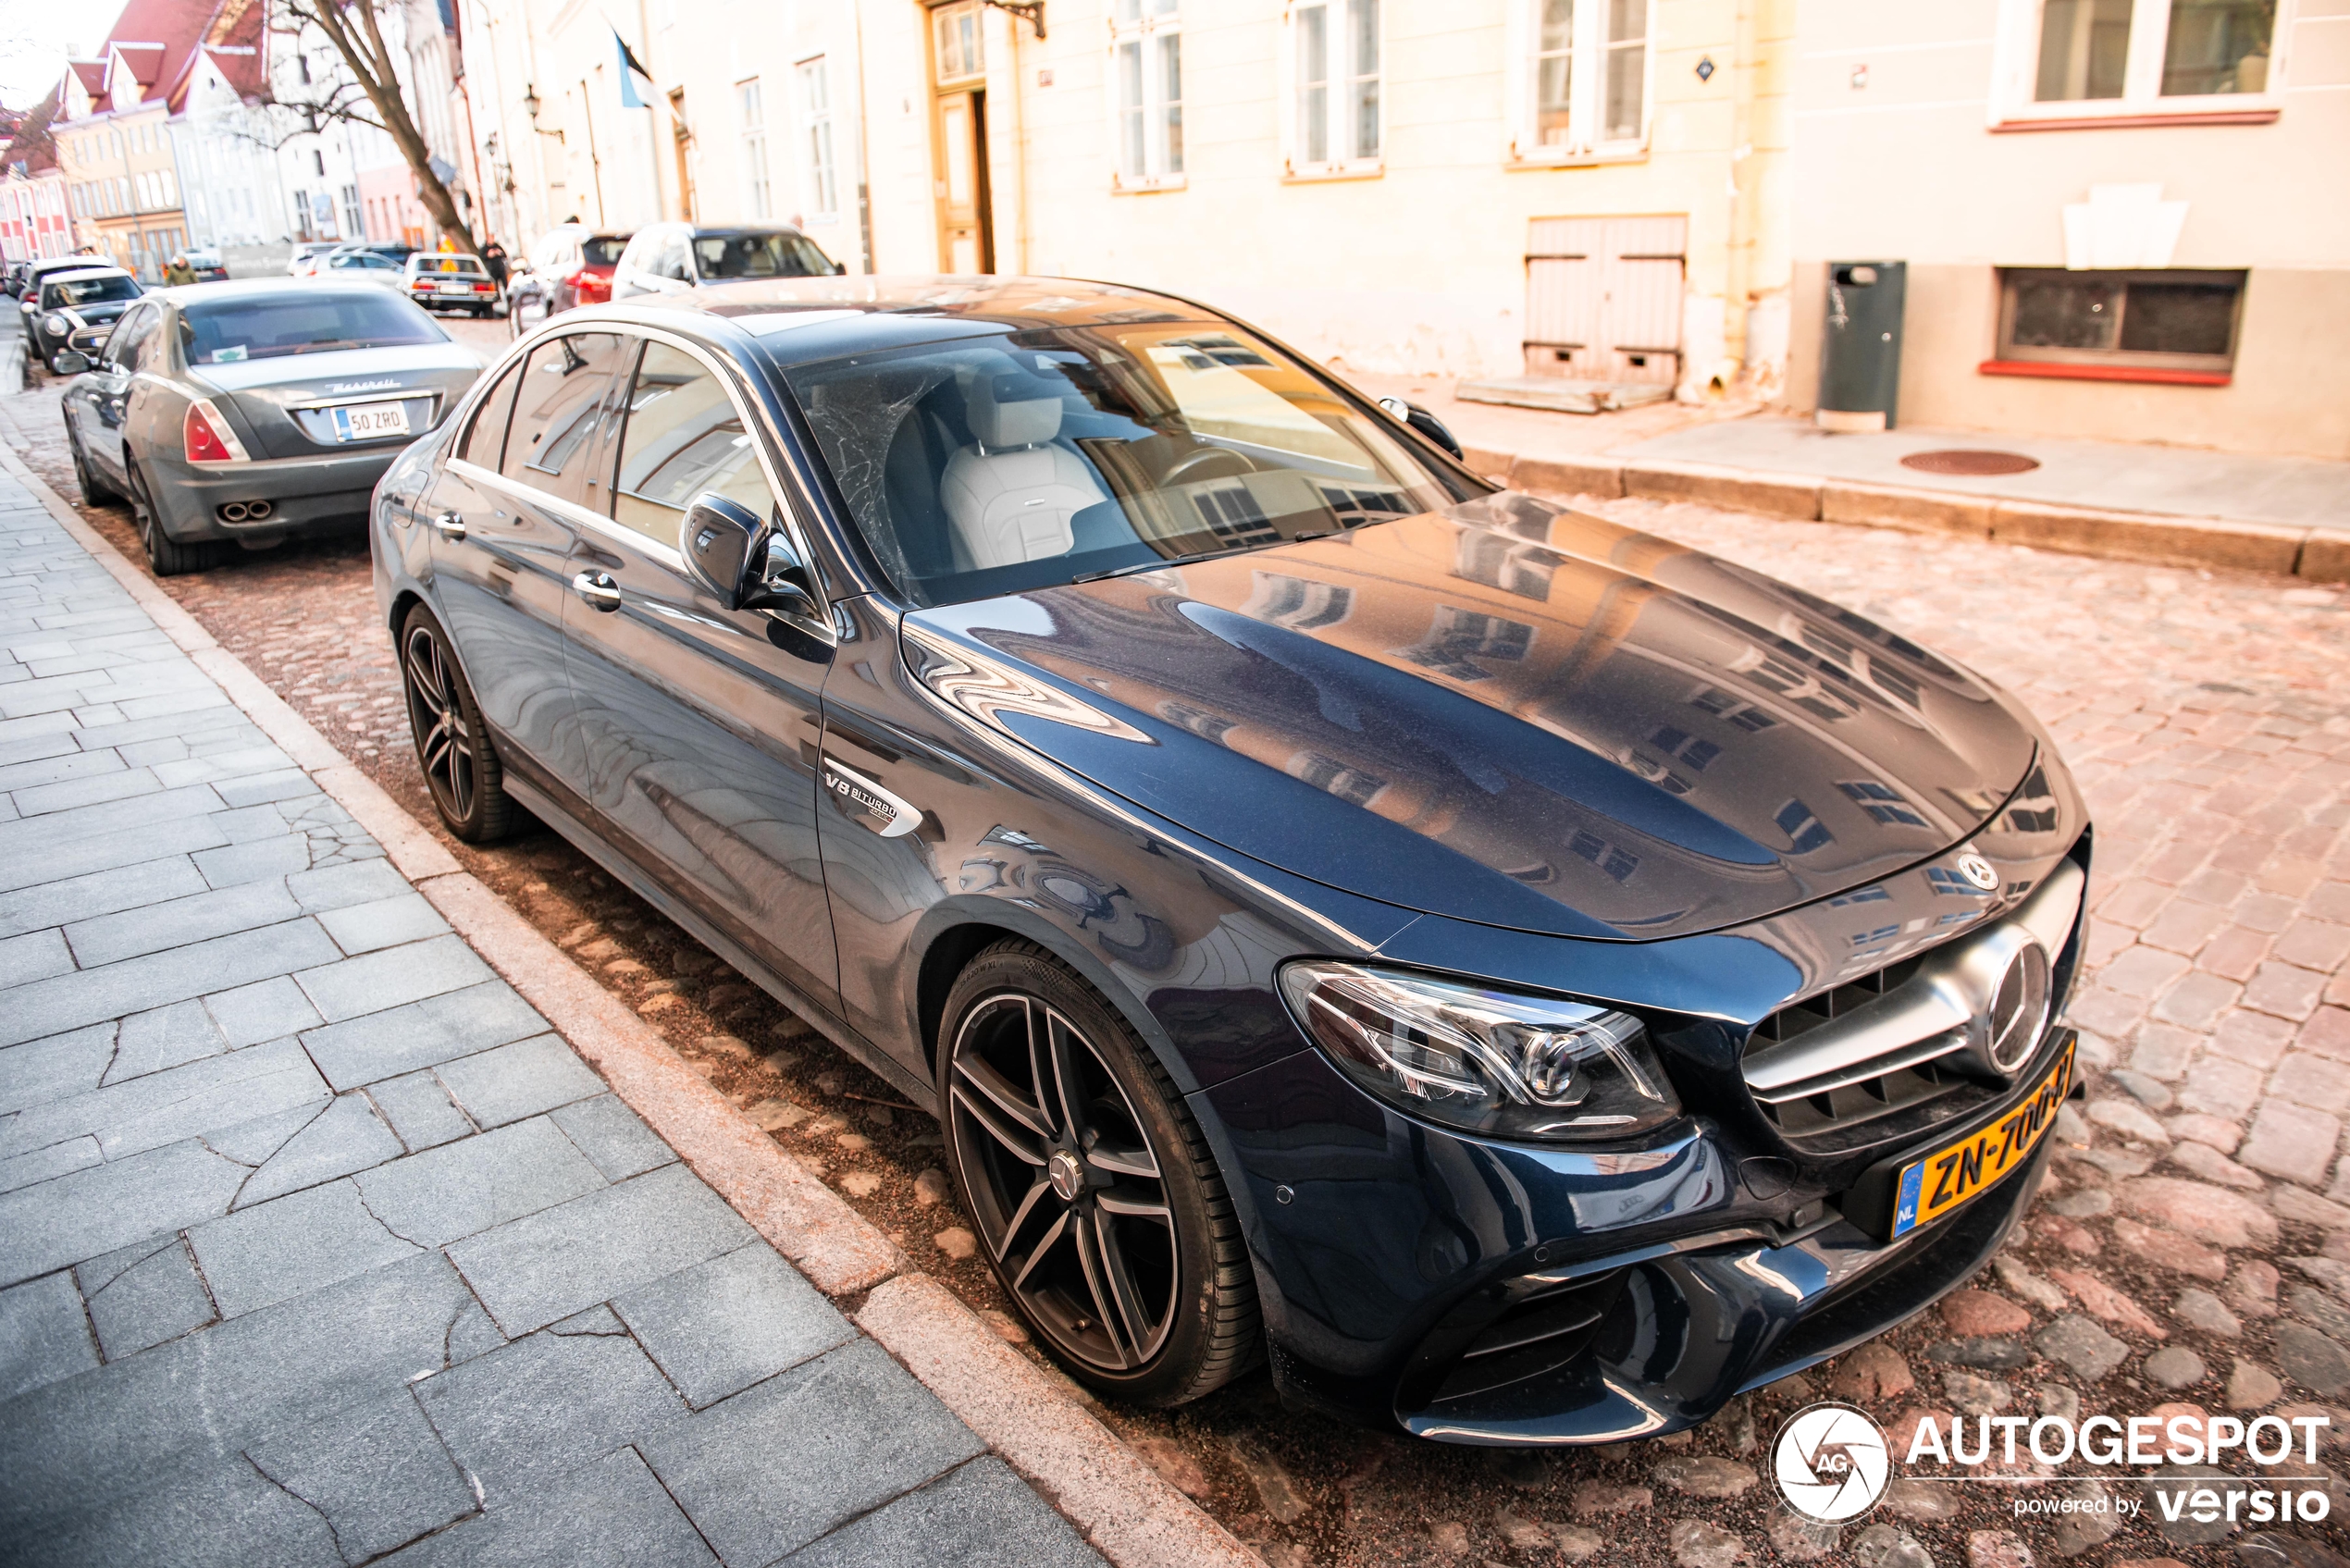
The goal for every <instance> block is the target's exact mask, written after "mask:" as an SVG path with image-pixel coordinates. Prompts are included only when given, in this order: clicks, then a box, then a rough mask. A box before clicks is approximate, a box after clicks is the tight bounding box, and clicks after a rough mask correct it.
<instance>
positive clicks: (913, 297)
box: [563, 276, 1224, 365]
mask: <svg viewBox="0 0 2350 1568" xmlns="http://www.w3.org/2000/svg"><path fill="white" fill-rule="evenodd" d="M583 314H589V313H573V312H566V313H565V315H564V316H563V319H564V320H567V321H568V320H573V319H576V318H577V317H578V316H579V315H583ZM592 314H593V315H610V316H613V317H617V318H620V319H625V320H635V321H638V322H642V323H644V324H646V325H648V326H686V322H683V321H680V319H679V318H680V317H686V318H692V317H696V316H699V317H702V318H705V319H710V320H717V321H725V322H728V323H731V324H732V325H733V326H735V327H739V328H741V329H742V330H743V331H745V332H748V333H749V334H750V335H751V336H752V337H753V338H755V339H757V340H759V343H760V346H761V349H763V350H764V351H765V352H766V353H767V354H768V356H769V357H770V358H772V359H773V360H775V361H776V362H777V363H778V364H785V365H790V364H806V363H809V362H811V361H815V360H820V359H835V358H838V357H839V356H841V355H843V354H853V353H863V352H871V351H872V350H875V349H882V348H892V347H897V346H900V345H910V344H914V343H925V342H936V341H938V340H942V339H951V338H970V337H983V336H994V335H996V334H999V333H1004V332H1021V331H1030V330H1033V329H1035V328H1038V327H1107V326H1119V325H1125V324H1129V323H1138V322H1153V321H1165V322H1180V321H1197V322H1221V321H1223V319H1224V318H1223V317H1221V316H1219V315H1217V314H1216V313H1215V312H1213V311H1211V310H1208V309H1206V308H1205V307H1204V306H1200V305H1195V304H1193V303H1191V302H1189V301H1187V300H1179V299H1175V298H1173V297H1172V296H1169V295H1166V294H1155V293H1152V292H1150V291H1149V290H1144V289H1130V288H1127V287H1125V286H1123V285H1121V284H1116V283H1086V282H1079V281H1077V280H1075V279H1072V278H1020V277H1009V278H1007V277H978V278H942V277H936V276H914V277H898V278H860V277H847V276H835V277H831V278H762V279H759V280H756V281H737V282H733V283H725V284H721V285H719V286H717V287H715V288H705V289H692V290H685V291H684V292H681V293H675V294H648V295H638V296H637V297H636V298H634V299H631V300H629V301H628V302H625V304H619V305H611V306H602V307H597V308H596V309H595V310H594V311H593V312H592ZM687 329H688V330H690V327H688V328H687Z"/></svg>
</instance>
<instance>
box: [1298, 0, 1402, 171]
mask: <svg viewBox="0 0 2350 1568" xmlns="http://www.w3.org/2000/svg"><path fill="white" fill-rule="evenodd" d="M1360 3H1362V0H1287V4H1285V5H1284V6H1282V8H1281V47H1280V61H1279V68H1280V73H1281V91H1280V105H1281V165H1282V169H1283V171H1284V177H1285V178H1287V179H1371V178H1374V177H1376V176H1378V175H1380V174H1382V173H1384V172H1385V171H1386V167H1387V133H1388V122H1389V118H1390V117H1389V115H1388V112H1387V109H1388V103H1387V13H1388V10H1389V8H1390V7H1391V6H1392V5H1393V4H1394V3H1395V0H1371V3H1373V4H1376V5H1377V6H1379V27H1378V29H1377V30H1376V31H1377V34H1378V43H1377V45H1376V46H1377V48H1378V50H1379V62H1378V66H1379V68H1378V69H1376V70H1371V71H1357V70H1356V69H1355V68H1354V67H1355V64H1356V62H1355V61H1354V59H1353V58H1352V57H1351V56H1352V54H1353V40H1354V29H1353V28H1352V27H1350V26H1349V25H1348V22H1349V21H1350V20H1351V11H1352V7H1353V6H1355V5H1357V4H1360ZM1317 7H1318V8H1319V9H1320V10H1321V11H1322V13H1323V26H1324V30H1325V31H1324V35H1323V37H1324V45H1325V47H1326V48H1327V50H1328V52H1329V53H1328V58H1327V60H1326V64H1325V75H1324V76H1323V78H1322V80H1323V84H1324V85H1323V92H1324V99H1323V105H1322V114H1321V118H1322V126H1323V134H1324V143H1323V148H1322V151H1323V154H1324V155H1323V156H1322V157H1320V158H1318V159H1317V158H1313V157H1310V156H1308V154H1309V153H1310V152H1311V150H1312V149H1311V146H1310V144H1309V143H1308V142H1307V140H1306V138H1305V130H1306V126H1305V118H1306V113H1307V106H1306V104H1305V92H1304V85H1303V83H1302V82H1301V80H1299V71H1300V67H1301V65H1302V63H1303V59H1304V47H1303V45H1302V43H1300V39H1299V35H1300V32H1301V31H1302V24H1301V20H1300V19H1301V16H1302V14H1303V13H1304V12H1305V11H1308V10H1311V9H1315V8H1317ZM1358 80H1369V81H1370V82H1371V83H1372V84H1373V85H1374V86H1375V87H1376V88H1377V89H1378V91H1379V148H1378V150H1377V151H1376V152H1374V153H1371V154H1367V155H1362V154H1356V153H1355V152H1354V149H1353V148H1352V147H1351V145H1350V144H1349V143H1348V142H1347V141H1346V136H1347V131H1348V120H1349V116H1348V114H1347V103H1348V99H1349V93H1348V92H1347V89H1348V87H1349V86H1350V85H1351V84H1352V83H1354V82H1355V81H1358Z"/></svg>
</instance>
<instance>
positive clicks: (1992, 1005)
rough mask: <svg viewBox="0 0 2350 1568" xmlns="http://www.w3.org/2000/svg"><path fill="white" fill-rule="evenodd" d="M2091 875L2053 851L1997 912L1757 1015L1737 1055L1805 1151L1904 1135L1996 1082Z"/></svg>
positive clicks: (2022, 1039) (2045, 994)
mask: <svg viewBox="0 0 2350 1568" xmlns="http://www.w3.org/2000/svg"><path fill="white" fill-rule="evenodd" d="M2086 886H2087V878H2086V877H2084V875H2083V874H2082V872H2081V869H2080V868H2079V867H2078V866H2076V865H2074V864H2073V863H2072V862H2071V861H2069V860H2068V861H2065V862H2062V863H2061V864H2059V866H2058V868H2057V869H2056V870H2054V871H2053V872H2051V873H2050V874H2049V875H2048V876H2047V878H2046V879H2045V880H2044V881H2043V882H2042V883H2040V885H2039V887H2038V888H2036V889H2035V891H2034V892H2033V894H2032V895H2031V896H2030V897H2029V898H2027V899H2025V900H2024V901H2023V902H2022V904H2021V905H2019V906H2017V907H2016V908H2015V909H2013V910H2012V911H2010V913H2009V914H2007V915H2006V916H2004V917H2002V918H2001V919H1999V920H1994V921H1992V922H1990V923H1988V924H1986V925H1984V926H1981V927H1978V928H1977V929H1975V930H1973V931H1971V932H1967V933H1966V934H1965V935H1963V936H1961V937H1959V938H1957V939H1956V940H1954V941H1951V942H1948V943H1945V944H1944V945H1941V946H1939V947H1936V948H1932V949H1929V950H1928V951H1926V952H1924V953H1922V954H1919V955H1917V956H1915V957H1910V958H1905V959H1902V960H1901V961H1900V962H1899V963H1895V964H1892V965H1889V966H1887V967H1886V968H1885V969H1879V970H1877V971H1875V972H1874V973H1873V974H1869V975H1865V976H1862V977H1861V978H1860V979H1857V980H1853V981H1848V982H1844V983H1842V984H1839V985H1837V986H1835V987H1834V988H1832V989H1830V990H1828V991H1825V992H1822V993H1820V994H1817V995H1813V996H1809V997H1805V998H1802V999H1801V1000H1799V1001H1797V1002H1794V1003H1791V1004H1789V1005H1788V1006H1785V1007H1782V1008H1780V1009H1779V1010H1778V1011H1777V1012H1775V1013H1773V1014H1772V1015H1771V1016H1770V1017H1769V1018H1767V1019H1763V1020H1762V1023H1761V1024H1760V1025H1758V1026H1757V1027H1756V1029H1755V1031H1754V1033H1753V1034H1752V1036H1751V1037H1750V1039H1749V1041H1748V1043H1747V1048H1746V1056H1745V1059H1744V1061H1743V1063H1742V1064H1741V1066H1742V1068H1743V1070H1744V1072H1745V1076H1746V1082H1747V1087H1748V1089H1749V1090H1750V1091H1751V1092H1752V1093H1753V1095H1754V1100H1755V1104H1756V1105H1758V1106H1759V1107H1760V1108H1761V1109H1762V1114H1763V1116H1764V1117H1767V1118H1768V1119H1769V1120H1770V1121H1771V1123H1772V1124H1773V1125H1774V1126H1775V1127H1776V1128H1777V1129H1778V1130H1779V1132H1780V1134H1781V1135H1782V1136H1783V1137H1785V1138H1786V1139H1787V1141H1788V1142H1790V1143H1793V1144H1795V1145H1796V1146H1797V1147H1799V1148H1800V1149H1803V1150H1805V1151H1806V1152H1807V1153H1813V1154H1840V1153H1844V1152H1846V1151H1848V1150H1850V1149H1854V1148H1859V1147H1863V1146H1866V1145H1868V1144H1872V1143H1875V1142H1883V1141H1885V1140H1886V1139H1890V1138H1894V1137H1900V1136H1906V1135H1908V1134H1909V1133H1911V1132H1912V1131H1916V1130H1923V1128H1926V1127H1930V1126H1932V1125H1934V1124H1935V1123H1936V1122H1939V1121H1942V1120H1944V1119H1946V1118H1948V1117H1953V1116H1958V1115H1960V1114H1962V1113H1964V1112H1965V1111H1968V1110H1971V1109H1973V1107H1974V1106H1975V1105H1980V1104H1984V1103H1986V1102H1988V1101H1989V1100H1991V1099H1994V1098H1997V1096H1998V1095H1999V1094H2001V1093H2005V1092H2006V1089H2007V1086H2008V1082H2009V1079H2010V1075H2011V1074H2012V1073H2013V1072H2014V1071H2015V1070H2016V1069H2018V1068H2021V1067H2022V1066H2023V1064H2024V1061H2025V1060H2026V1059H2027V1058H2028V1057H2029V1056H2030V1055H2031V1053H2032V1051H2033V1049H2034V1048H2035V1046H2036V1044H2037V1043H2038V1042H2039V1040H2040V1039H2041V1038H2042V1036H2043V1034H2044V1033H2045V1031H2046V1027H2047V1019H2048V1013H2049V1007H2050V1003H2051V990H2052V982H2051V975H2052V972H2053V969H2054V966H2055V965H2056V963H2057V961H2058V959H2059V957H2061V955H2062V954H2063V952H2064V948H2065V945H2066V944H2067V942H2069V941H2070V940H2071V938H2072V932H2073V928H2074V927H2075V926H2076V925H2077V924H2078V923H2079V920H2080V915H2081V902H2082V895H2083V893H2084V889H2085V888H2086Z"/></svg>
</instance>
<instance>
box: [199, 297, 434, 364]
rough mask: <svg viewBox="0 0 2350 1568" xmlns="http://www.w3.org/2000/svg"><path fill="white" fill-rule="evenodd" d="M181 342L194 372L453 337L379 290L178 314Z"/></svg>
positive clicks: (226, 304)
mask: <svg viewBox="0 0 2350 1568" xmlns="http://www.w3.org/2000/svg"><path fill="white" fill-rule="evenodd" d="M179 336H180V341H181V342H182V343H183V344H184V345H185V347H186V349H187V352H188V363H189V364H233V363H235V362H236V361H238V360H242V359H273V358H276V357H277V356H278V355H280V354H316V353H330V352H334V351H336V350H339V349H390V348H398V347H402V346H403V345H406V344H412V343H445V342H447V341H448V340H449V334H447V333H446V332H443V331H442V330H441V329H440V327H439V325H438V324H436V323H435V322H434V320H433V319H432V317H430V316H428V315H426V314H425V313H424V312H423V311H421V310H418V309H417V308H416V307H415V306H414V305H413V304H410V303H409V302H407V301H406V300H403V299H401V298H400V297H399V296H398V295H396V294H387V293H383V292H381V291H379V290H368V291H366V292H365V293H350V294H343V293H334V294H322V293H313V292H310V291H309V290H303V291H301V292H298V293H297V292H293V291H291V290H290V291H288V292H286V293H283V294H247V295H243V296H241V297H239V298H237V299H233V300H205V301H202V302H196V303H192V304H189V305H187V306H186V307H184V308H183V309H182V310H181V311H180V313H179Z"/></svg>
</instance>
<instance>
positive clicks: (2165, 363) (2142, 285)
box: [1982, 267, 2245, 386]
mask: <svg viewBox="0 0 2350 1568" xmlns="http://www.w3.org/2000/svg"><path fill="white" fill-rule="evenodd" d="M2244 283H2245V274H2244V273H2242V272H2203V271H2190V270H2186V269H2183V268H2166V269H2163V270H2159V271H2144V272H2090V271H2082V272H2073V271H2067V270H2064V269H2062V268H2056V267H2009V268H2006V269H2004V270H2002V272H2001V273H2000V287H1999V348H1998V357H1997V359H1994V360H1992V361H1990V362H1988V363H1986V364H1984V365H1983V367H1982V368H1983V370H1984V371H1985V373H1986V374H1991V375H2010V376H2055V377H2071V378H2076V379H2088V380H2120V381H2170V382H2177V383H2182V384H2185V385H2189V386H2224V385H2225V384H2226V383H2227V381H2228V378H2229V377H2230V375H2231V374H2232V372H2233V370H2234V367H2235V348H2236V327H2237V322H2238V321H2239V319H2240V318H2241V316H2242V314H2243V304H2244Z"/></svg>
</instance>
